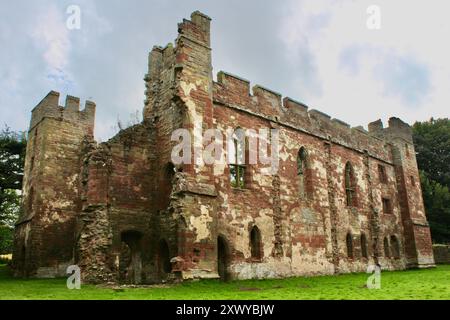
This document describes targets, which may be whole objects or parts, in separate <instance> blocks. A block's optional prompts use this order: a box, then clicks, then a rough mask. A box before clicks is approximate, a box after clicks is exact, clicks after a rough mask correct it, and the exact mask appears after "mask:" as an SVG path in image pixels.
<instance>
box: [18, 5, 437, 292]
mask: <svg viewBox="0 0 450 320" xmlns="http://www.w3.org/2000/svg"><path fill="white" fill-rule="evenodd" d="M210 22H211V19H210V18H209V17H207V16H205V15H204V14H202V13H200V12H194V13H193V14H192V16H191V19H190V20H184V21H183V22H182V23H180V24H179V25H178V37H177V39H176V40H175V43H174V45H172V44H169V45H167V46H166V47H164V48H162V47H154V48H153V49H152V51H151V52H150V54H149V67H148V73H147V74H146V76H145V78H144V81H145V86H146V100H145V106H144V111H143V115H144V117H143V118H144V120H143V122H142V123H141V124H138V125H135V126H133V127H130V128H128V129H125V130H122V131H121V132H120V133H119V134H118V135H116V136H115V137H113V138H112V139H110V140H109V141H108V142H105V143H101V144H98V143H97V142H95V141H94V140H93V137H92V132H93V123H94V105H93V103H91V102H88V103H87V104H86V108H85V110H84V111H79V110H78V103H79V100H78V99H76V98H72V97H68V100H67V101H68V102H67V103H66V107H64V108H63V107H60V106H59V104H58V94H57V93H54V92H51V93H50V94H49V95H48V96H47V97H46V98H45V99H44V100H43V102H41V103H40V104H39V105H38V106H37V107H36V108H35V109H34V111H33V114H32V120H31V125H30V131H29V136H30V143H29V144H28V149H27V158H26V167H25V182H24V214H23V216H22V217H21V219H20V221H19V222H18V224H17V228H16V247H15V248H16V249H15V252H14V266H15V271H16V274H17V275H25V276H56V275H62V274H64V272H65V267H66V266H67V265H68V264H78V265H79V266H80V267H81V270H82V277H83V280H84V281H87V282H94V283H99V282H110V281H119V282H128V283H152V282H157V281H161V280H175V279H179V280H181V279H193V278H218V277H222V278H224V279H229V278H234V279H248V278H270V277H287V276H294V275H316V274H333V273H340V272H357V271H366V269H367V267H368V265H370V264H376V263H379V264H380V265H381V266H382V267H383V268H386V269H404V268H407V267H428V266H432V265H433V264H434V260H433V252H432V247H431V239H430V234H429V227H428V224H427V220H426V216H425V212H424V207H423V201H422V197H421V190H420V185H419V177H418V170H417V164H416V159H415V153H414V147H413V144H412V139H411V130H410V128H409V126H408V125H407V124H405V123H403V122H402V121H401V120H399V119H397V118H391V119H390V122H389V126H388V127H387V128H383V124H382V123H381V122H380V121H376V122H373V123H371V124H369V131H366V130H364V129H363V128H362V127H357V128H351V127H350V126H349V125H347V124H346V123H344V122H342V121H340V120H337V119H332V118H331V117H330V116H328V115H326V114H323V113H321V112H319V111H316V110H308V107H307V106H305V105H303V104H301V103H299V102H297V101H295V100H293V99H291V98H284V99H282V96H281V95H280V94H279V93H277V92H274V91H271V90H269V89H266V88H264V87H262V86H258V85H257V86H254V87H253V88H252V90H250V82H249V81H247V80H245V79H242V78H240V77H237V76H234V75H231V74H228V73H226V72H219V73H218V75H217V81H214V80H213V76H212V62H211V61H212V58H211V48H210ZM180 128H184V129H187V130H188V132H189V133H190V136H191V137H192V138H193V144H192V148H191V153H192V154H191V159H192V160H193V162H192V163H182V164H174V163H173V162H172V151H173V149H174V147H175V146H176V145H177V144H178V143H179V141H177V140H176V139H175V140H174V139H172V137H171V136H172V133H173V132H174V131H175V130H177V129H180ZM237 128H240V129H243V130H247V129H251V130H256V131H258V130H260V129H277V130H278V137H279V148H278V155H279V157H278V160H279V163H278V169H277V170H276V171H275V172H271V171H268V170H267V164H263V163H260V162H256V163H250V162H245V163H244V166H245V171H244V172H245V174H244V177H243V185H242V186H236V185H233V184H232V182H231V178H230V173H231V169H230V168H231V166H230V165H228V164H227V163H226V161H221V162H217V163H215V164H212V165H208V164H204V163H202V162H201V161H197V160H199V159H200V155H201V154H202V150H203V148H204V147H205V142H204V141H203V140H202V137H203V133H204V132H205V131H206V130H207V129H218V130H219V131H220V132H223V133H225V132H227V131H230V130H231V132H233V131H234V130H236V129H237ZM225 140H226V139H224V143H225V145H224V150H223V153H222V154H221V159H222V160H224V159H226V157H227V155H228V154H227V152H228V149H227V147H226V143H227V141H225ZM246 148H247V147H246ZM269 148H270V145H269ZM247 151H248V150H247V149H246V152H245V153H246V156H248V152H247ZM299 157H300V160H301V161H299ZM246 158H248V157H246Z"/></svg>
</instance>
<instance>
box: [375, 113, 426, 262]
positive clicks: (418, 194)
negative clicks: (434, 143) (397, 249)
mask: <svg viewBox="0 0 450 320" xmlns="http://www.w3.org/2000/svg"><path fill="white" fill-rule="evenodd" d="M369 131H370V132H371V133H372V134H374V135H376V136H379V137H381V138H384V139H385V140H387V141H389V142H390V143H391V150H392V157H393V162H394V167H395V175H396V181H397V188H398V199H399V204H400V209H401V219H402V224H403V230H404V251H405V257H406V262H407V267H409V268H415V267H419V268H426V267H430V266H434V257H433V249H432V243H431V234H430V227H429V224H428V221H427V218H426V215H425V207H424V204H423V199H422V190H421V186H420V177H419V170H418V167H417V160H416V153H415V150H414V143H413V139H412V130H411V127H410V126H409V125H408V124H406V123H404V122H403V121H401V120H400V119H398V118H394V117H393V118H390V119H389V126H388V127H387V128H383V126H382V123H381V121H377V122H373V123H371V124H370V125H369Z"/></svg>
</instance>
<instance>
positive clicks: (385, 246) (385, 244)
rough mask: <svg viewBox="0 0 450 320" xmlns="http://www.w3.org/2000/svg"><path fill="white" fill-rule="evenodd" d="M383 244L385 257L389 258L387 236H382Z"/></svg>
mask: <svg viewBox="0 0 450 320" xmlns="http://www.w3.org/2000/svg"><path fill="white" fill-rule="evenodd" d="M383 245H384V256H385V257H386V258H390V256H391V252H390V250H389V239H388V238H387V237H385V238H384V242H383Z"/></svg>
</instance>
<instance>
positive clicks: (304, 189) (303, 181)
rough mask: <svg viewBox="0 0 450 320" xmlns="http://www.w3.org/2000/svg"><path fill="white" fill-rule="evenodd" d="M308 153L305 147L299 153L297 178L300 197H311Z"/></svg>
mask: <svg viewBox="0 0 450 320" xmlns="http://www.w3.org/2000/svg"><path fill="white" fill-rule="evenodd" d="M307 169H308V154H307V152H306V149H305V148H304V147H301V148H300V150H299V151H298V154H297V180H298V193H299V196H300V198H302V199H305V198H309V195H310V186H309V179H308V171H307Z"/></svg>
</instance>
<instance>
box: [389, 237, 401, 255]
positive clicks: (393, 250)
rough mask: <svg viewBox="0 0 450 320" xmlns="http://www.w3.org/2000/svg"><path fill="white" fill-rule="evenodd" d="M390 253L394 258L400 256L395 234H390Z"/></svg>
mask: <svg viewBox="0 0 450 320" xmlns="http://www.w3.org/2000/svg"><path fill="white" fill-rule="evenodd" d="M391 253H392V256H393V257H394V258H395V259H398V258H400V244H399V242H398V239H397V237H396V236H391Z"/></svg>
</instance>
